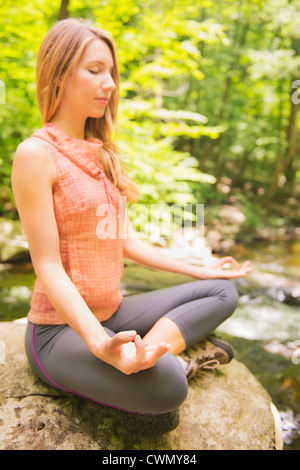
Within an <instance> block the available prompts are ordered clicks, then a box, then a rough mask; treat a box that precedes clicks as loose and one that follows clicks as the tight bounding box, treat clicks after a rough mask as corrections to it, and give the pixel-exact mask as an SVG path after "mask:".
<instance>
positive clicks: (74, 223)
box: [27, 123, 124, 325]
mask: <svg viewBox="0 0 300 470" xmlns="http://www.w3.org/2000/svg"><path fill="white" fill-rule="evenodd" d="M33 139H34V140H35V139H38V140H39V141H42V142H43V144H44V145H45V146H46V147H47V148H48V149H49V150H50V152H51V154H52V156H53V159H54V163H55V169H56V180H55V184H54V185H53V204H54V211H55V217H56V222H57V227H58V232H59V241H60V255H61V260H62V264H63V266H64V269H65V271H66V273H67V274H68V276H69V277H70V279H71V280H72V282H73V283H74V285H75V287H76V288H77V289H78V291H79V293H80V294H81V296H82V297H83V299H84V300H85V302H86V304H87V305H88V307H89V308H90V309H91V311H92V312H93V314H94V315H95V316H96V318H97V319H98V320H99V321H104V320H106V319H108V318H109V317H110V316H111V315H112V314H113V313H114V312H115V311H116V310H117V309H118V307H119V305H120V303H121V301H122V298H123V294H122V292H121V290H120V281H121V277H122V275H123V269H124V264H123V238H124V237H123V238H122V237H120V230H119V229H120V223H121V222H120V219H119V218H118V217H119V196H120V192H119V190H118V189H117V188H116V186H115V185H114V184H113V183H112V181H111V180H110V179H109V178H108V177H106V175H105V173H104V170H103V167H102V165H101V163H100V160H99V151H100V148H101V146H102V142H101V141H100V140H99V139H96V138H91V139H87V140H81V139H75V138H72V137H69V136H67V135H66V134H65V133H64V132H63V131H62V130H61V129H60V128H59V127H58V126H56V125H55V124H53V123H46V124H44V126H43V127H42V128H41V129H38V130H36V131H35V132H34V133H33V134H32V135H31V136H30V137H29V138H28V139H27V140H33ZM33 184H34V182H33ZM108 226H109V227H110V228H109V230H108ZM30 307H31V308H30V311H29V313H28V320H29V321H31V322H32V323H38V324H55V325H58V324H64V323H66V322H65V321H64V320H63V318H62V317H61V316H60V315H59V313H58V312H56V311H55V309H54V308H53V306H52V305H51V303H50V302H49V300H48V298H47V296H46V294H45V292H44V291H43V288H42V286H41V284H40V282H39V280H38V279H36V281H35V285H34V289H33V293H32V298H31V306H30Z"/></svg>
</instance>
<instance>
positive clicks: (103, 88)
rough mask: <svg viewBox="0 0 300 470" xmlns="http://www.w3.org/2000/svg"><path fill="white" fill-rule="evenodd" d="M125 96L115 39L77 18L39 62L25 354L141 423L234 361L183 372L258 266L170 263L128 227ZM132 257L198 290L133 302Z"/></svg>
mask: <svg viewBox="0 0 300 470" xmlns="http://www.w3.org/2000/svg"><path fill="white" fill-rule="evenodd" d="M118 87H119V70H118V62H117V57H116V52H115V46H114V42H113V39H112V38H111V37H110V35H109V33H107V32H105V31H102V30H99V29H97V28H96V27H94V26H93V25H91V24H90V23H89V22H87V21H84V20H76V19H67V20H62V21H59V22H57V23H56V24H55V25H54V26H53V27H52V28H51V29H50V31H49V32H48V34H47V36H46V38H45V39H44V41H43V43H42V45H41V48H40V51H39V55H38V58H37V90H36V91H37V100H38V105H39V109H40V112H41V116H42V121H43V126H42V127H41V128H40V129H38V130H36V131H35V132H34V133H33V134H32V135H31V136H30V137H28V138H27V139H26V140H24V141H23V142H22V143H20V145H19V146H18V148H17V150H16V154H15V158H14V163H13V169H12V187H13V191H14V195H15V200H16V204H17V208H18V211H19V215H20V219H21V222H22V225H23V228H24V232H25V234H26V237H27V240H28V244H29V249H30V254H31V258H32V263H33V267H34V270H35V273H36V276H37V279H36V283H35V286H34V291H33V294H32V301H31V308H30V311H29V313H28V326H27V332H26V352H27V356H28V360H29V362H30V364H31V366H32V368H33V370H34V371H35V372H36V374H37V375H38V376H39V377H40V378H41V379H42V380H44V381H45V382H46V383H48V384H50V385H52V386H54V387H56V388H59V389H63V390H68V391H71V392H73V393H75V394H77V395H80V396H84V397H87V398H89V399H91V400H94V401H97V402H99V403H102V404H105V405H108V406H111V407H116V408H121V409H123V410H126V411H130V412H137V413H150V414H162V413H168V412H170V411H172V410H176V409H178V407H179V406H180V405H181V404H182V403H183V401H184V400H185V398H186V395H187V390H188V380H187V379H188V378H189V377H190V376H193V375H194V374H195V372H196V371H197V370H198V369H199V368H201V365H202V363H203V362H205V361H207V360H212V361H214V363H223V364H224V363H226V362H229V361H230V360H231V358H232V350H231V347H230V346H229V345H228V344H227V343H225V342H222V341H221V342H217V343H216V342H214V343H211V342H208V341H207V340H205V344H206V346H207V348H206V352H205V351H204V354H203V357H202V358H201V357H200V356H199V358H198V360H196V361H192V362H185V363H183V365H182V364H181V363H180V361H179V360H178V358H177V355H178V354H179V353H182V352H183V351H185V350H186V349H187V348H189V347H190V346H191V345H193V344H196V343H198V342H199V341H201V340H203V339H205V338H207V336H208V335H209V334H210V333H211V332H212V331H213V330H215V329H216V328H217V327H218V325H220V324H221V323H222V322H223V321H224V320H226V319H227V318H228V317H229V316H230V315H231V314H232V313H233V311H234V310H235V308H236V306H237V302H238V295H237V291H236V289H235V287H234V285H233V284H232V283H231V281H230V279H231V278H235V277H239V276H245V275H246V274H247V273H248V272H249V270H250V266H249V263H248V262H247V263H245V264H244V265H243V266H241V267H240V266H239V265H238V263H237V262H236V261H235V260H234V259H233V258H223V259H221V260H220V261H218V262H216V264H215V265H214V266H210V267H197V266H193V265H190V264H188V263H185V262H182V261H179V260H176V259H171V258H170V257H168V256H164V255H162V254H161V253H160V252H159V251H158V250H157V249H156V248H155V247H153V246H151V245H150V244H148V243H147V242H145V241H142V240H139V239H138V238H137V237H136V236H135V234H134V230H133V227H132V225H131V223H130V221H129V220H128V217H127V218H126V219H125V221H124V217H120V211H121V208H120V204H119V201H120V196H122V197H125V196H126V198H127V200H135V198H136V195H137V188H136V186H135V184H133V182H132V181H131V180H130V179H129V177H128V176H127V174H126V171H125V169H124V164H123V160H122V156H121V154H120V151H119V149H118V148H117V146H116V144H115V143H114V142H113V141H112V140H111V135H112V129H113V126H114V124H115V123H116V119H117V107H118ZM99 207H100V208H101V207H105V208H106V210H107V211H108V216H107V217H108V220H111V221H113V222H114V223H116V224H117V228H120V227H119V225H118V224H124V223H125V222H126V224H127V232H126V237H118V236H116V237H111V238H108V237H106V238H105V236H102V235H103V234H101V233H99V230H100V229H99V226H101V224H99V220H100V219H99ZM100 212H101V211H100ZM97 214H98V215H97ZM100 231H101V230H100ZM118 233H119V230H118V229H117V230H116V234H118ZM124 257H125V258H129V259H131V260H133V261H135V262H137V263H140V264H142V265H144V266H149V267H151V268H155V269H160V270H165V271H170V272H174V273H180V274H184V275H188V276H190V277H191V278H193V280H191V282H187V283H185V284H181V285H176V286H173V287H170V288H165V289H159V290H155V291H151V292H147V293H142V294H138V295H131V296H127V297H124V298H123V295H122V292H121V290H120V281H121V277H122V274H123V259H124ZM224 263H231V264H232V269H229V270H228V269H226V270H225V269H223V265H224ZM128 345H131V346H132V345H134V349H133V350H132V348H131V350H130V351H129V348H128ZM208 346H209V347H208ZM207 351H209V357H208V355H207Z"/></svg>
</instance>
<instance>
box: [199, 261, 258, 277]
mask: <svg viewBox="0 0 300 470" xmlns="http://www.w3.org/2000/svg"><path fill="white" fill-rule="evenodd" d="M224 265H228V267H224ZM250 271H251V266H250V261H246V262H245V263H244V264H243V265H242V266H240V265H239V263H238V262H237V261H236V260H235V259H234V258H233V257H232V256H225V257H224V258H221V259H219V260H217V261H216V262H215V263H213V264H211V265H209V266H204V267H201V268H196V275H195V277H197V278H199V279H219V278H223V279H233V278H236V277H242V276H246V275H247V274H248V273H249V272H250Z"/></svg>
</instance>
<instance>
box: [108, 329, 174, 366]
mask: <svg viewBox="0 0 300 470" xmlns="http://www.w3.org/2000/svg"><path fill="white" fill-rule="evenodd" d="M132 340H133V343H132ZM170 348H171V346H170V345H169V344H167V343H164V342H162V343H160V344H158V345H153V346H146V344H145V343H144V341H143V340H142V339H141V337H140V336H139V335H137V333H136V332H131V331H130V332H129V331H122V332H120V333H117V334H116V335H115V336H113V337H112V338H110V337H109V338H108V339H107V340H105V341H103V342H102V343H101V358H102V359H103V360H104V361H105V362H107V363H108V364H111V365H112V366H114V367H115V368H116V369H118V370H120V371H121V372H123V373H124V374H126V375H129V374H133V373H136V372H139V371H141V370H144V369H148V368H150V367H153V366H154V365H155V364H156V362H157V361H158V359H159V358H160V357H162V356H163V355H164V354H165V353H166V352H168V351H169V349H170Z"/></svg>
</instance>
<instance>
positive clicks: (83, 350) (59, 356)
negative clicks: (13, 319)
mask: <svg viewBox="0 0 300 470" xmlns="http://www.w3.org/2000/svg"><path fill="white" fill-rule="evenodd" d="M237 303H238V294H237V291H236V288H235V287H234V285H233V284H232V283H231V282H230V281H227V280H222V279H215V280H203V281H193V282H188V283H186V284H181V285H178V286H173V287H169V288H165V289H159V290H154V291H151V292H146V293H142V294H137V295H131V296H128V297H124V299H123V300H122V302H121V304H120V306H119V308H118V310H117V311H116V312H115V313H114V314H113V316H112V317H111V318H109V319H108V320H106V321H104V322H102V325H103V327H104V328H105V329H106V331H107V333H108V334H109V335H110V336H113V335H114V334H115V333H117V332H119V331H124V330H132V329H133V330H136V331H137V333H138V334H140V335H141V337H143V336H144V335H145V334H146V333H147V332H148V331H149V330H150V329H151V328H152V326H153V325H154V324H155V323H156V322H157V320H158V319H159V318H161V317H167V318H169V319H171V320H172V321H173V322H175V323H176V325H177V326H178V327H179V329H180V331H181V333H182V335H183V337H184V339H185V342H186V345H187V348H188V347H190V346H191V345H193V344H195V343H197V342H198V341H200V340H201V339H203V338H205V337H206V336H207V335H208V334H210V333H211V332H212V331H213V330H215V328H217V326H218V325H220V324H221V323H222V322H223V321H224V320H226V319H227V318H228V317H229V316H230V315H231V314H232V313H233V311H234V310H235V308H236V306H237ZM25 347H26V353H27V357H28V360H29V363H30V365H31V367H32V369H33V370H34V372H35V373H36V374H37V375H38V376H39V377H40V378H41V379H42V380H43V381H44V382H46V383H48V384H49V385H51V386H53V387H55V388H58V389H61V390H67V391H69V392H72V393H74V394H76V395H79V396H83V397H85V398H88V399H90V400H93V401H96V402H99V403H101V404H105V405H107V406H111V407H114V408H119V409H123V410H126V411H130V412H138V413H167V412H169V411H173V410H175V409H177V408H178V407H179V406H180V405H181V404H182V403H183V401H184V400H185V398H186V396H187V392H188V387H187V380H186V377H185V375H184V373H183V370H182V368H181V366H180V364H179V361H178V360H177V359H176V357H175V356H174V355H173V354H171V353H166V354H165V355H164V356H162V357H161V358H160V359H159V360H158V362H157V363H156V365H155V366H154V367H152V368H150V369H147V370H144V371H141V372H138V373H136V374H131V375H126V374H123V373H122V372H120V371H118V370H117V369H115V368H114V367H112V366H111V365H109V364H107V363H105V362H103V361H101V360H100V359H98V358H97V357H96V356H94V355H93V354H92V353H91V351H90V350H89V349H88V347H87V346H86V344H85V343H84V341H83V340H82V338H81V337H80V336H79V335H78V334H77V333H76V332H75V331H74V330H72V328H70V327H69V326H68V325H34V324H32V323H30V322H28V326H27V331H26V338H25Z"/></svg>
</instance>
